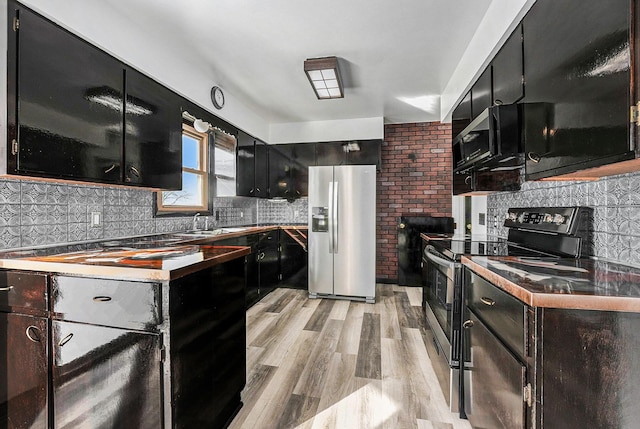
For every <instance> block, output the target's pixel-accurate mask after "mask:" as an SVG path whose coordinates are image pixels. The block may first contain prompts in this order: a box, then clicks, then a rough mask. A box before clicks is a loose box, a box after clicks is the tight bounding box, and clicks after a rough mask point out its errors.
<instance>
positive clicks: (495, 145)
mask: <svg viewBox="0 0 640 429" xmlns="http://www.w3.org/2000/svg"><path fill="white" fill-rule="evenodd" d="M521 118H522V107H521V105H518V104H505V105H500V106H492V107H489V108H487V109H485V110H484V111H483V112H482V113H480V115H478V117H477V118H475V119H474V120H473V121H472V122H471V123H470V124H469V125H468V126H467V127H466V128H465V129H464V130H462V131H461V132H460V134H458V135H457V136H456V137H455V138H454V139H453V148H452V149H453V166H454V171H456V172H462V171H465V170H469V169H471V168H472V167H475V168H476V169H477V170H479V171H481V170H491V171H502V170H513V169H515V168H519V167H520V166H521V165H522V164H523V156H524V155H523V154H524V149H523V142H522V125H521Z"/></svg>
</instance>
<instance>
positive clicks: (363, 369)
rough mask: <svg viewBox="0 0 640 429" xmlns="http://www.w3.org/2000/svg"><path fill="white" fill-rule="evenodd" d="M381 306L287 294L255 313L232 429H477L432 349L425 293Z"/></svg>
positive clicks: (402, 291)
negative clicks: (444, 383) (454, 405)
mask: <svg viewBox="0 0 640 429" xmlns="http://www.w3.org/2000/svg"><path fill="white" fill-rule="evenodd" d="M376 292H377V299H376V304H365V303H358V302H350V301H336V300H328V299H311V300H310V299H308V298H307V292H306V291H303V290H295V289H277V290H275V291H274V292H272V293H271V294H270V295H268V296H266V297H265V298H264V299H263V300H262V301H261V302H259V303H258V304H256V305H255V306H253V307H252V308H251V309H250V310H249V311H248V312H247V386H246V388H245V390H244V391H243V393H242V399H243V402H244V407H243V408H242V409H241V410H240V413H239V414H238V415H237V416H236V418H235V419H234V420H233V422H232V423H231V426H230V429H238V428H251V429H255V428H258V429H284V428H296V429H302V428H305V429H316V428H326V429H342V428H345V429H386V428H389V429H411V428H417V429H445V428H447V429H458V428H460V429H467V428H470V427H471V426H470V425H469V423H468V422H467V421H466V420H460V419H458V418H457V417H456V415H454V414H452V413H451V412H450V411H449V410H448V408H447V406H446V403H445V400H444V397H443V395H442V392H441V391H440V387H439V385H438V381H437V379H436V376H435V373H434V372H433V368H432V366H431V363H430V361H429V356H428V355H427V350H426V348H425V343H424V330H425V327H424V325H423V323H424V321H423V317H422V310H421V299H422V297H421V293H422V289H421V288H411V287H400V286H395V285H378V286H377V291H376Z"/></svg>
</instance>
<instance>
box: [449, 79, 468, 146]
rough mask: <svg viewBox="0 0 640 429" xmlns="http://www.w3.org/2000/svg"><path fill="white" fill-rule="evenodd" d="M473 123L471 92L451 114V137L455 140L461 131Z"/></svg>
mask: <svg viewBox="0 0 640 429" xmlns="http://www.w3.org/2000/svg"><path fill="white" fill-rule="evenodd" d="M470 123H471V91H469V92H467V95H465V96H464V98H463V99H462V100H460V103H458V105H457V106H456V108H455V109H453V113H452V114H451V137H453V138H455V137H456V136H457V135H458V134H460V131H462V130H464V129H465V128H466V127H467V125H469V124H470Z"/></svg>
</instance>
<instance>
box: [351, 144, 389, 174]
mask: <svg viewBox="0 0 640 429" xmlns="http://www.w3.org/2000/svg"><path fill="white" fill-rule="evenodd" d="M350 144H351V146H350ZM346 146H347V149H348V150H347V152H346V153H347V164H348V165H375V166H376V167H377V168H378V169H380V167H381V165H382V161H381V158H382V154H381V150H382V140H359V141H356V142H347V143H346Z"/></svg>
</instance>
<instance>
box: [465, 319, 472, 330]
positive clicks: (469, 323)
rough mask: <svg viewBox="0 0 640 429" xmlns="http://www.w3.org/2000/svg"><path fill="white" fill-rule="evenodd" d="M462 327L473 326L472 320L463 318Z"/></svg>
mask: <svg viewBox="0 0 640 429" xmlns="http://www.w3.org/2000/svg"><path fill="white" fill-rule="evenodd" d="M462 327H463V328H464V329H469V328H473V320H465V321H464V323H463V324H462Z"/></svg>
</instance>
